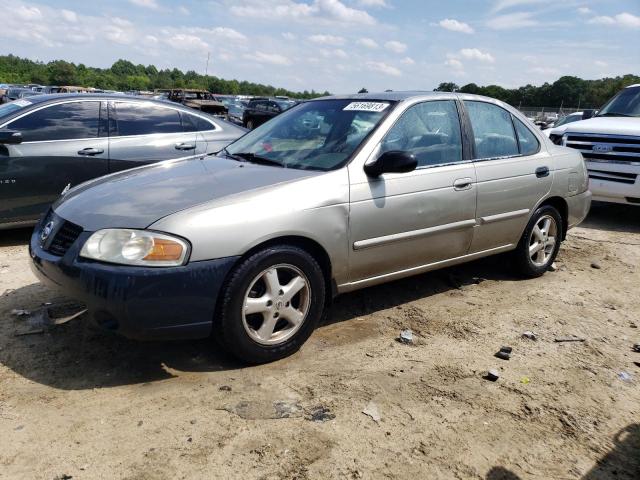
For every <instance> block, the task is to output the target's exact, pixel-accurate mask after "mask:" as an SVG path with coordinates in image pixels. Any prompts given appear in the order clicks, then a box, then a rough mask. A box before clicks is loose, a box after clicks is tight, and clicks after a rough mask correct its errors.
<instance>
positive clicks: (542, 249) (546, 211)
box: [514, 205, 562, 277]
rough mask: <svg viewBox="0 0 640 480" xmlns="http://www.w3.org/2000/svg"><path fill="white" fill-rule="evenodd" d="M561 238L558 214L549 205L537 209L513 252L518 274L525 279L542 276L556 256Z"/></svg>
mask: <svg viewBox="0 0 640 480" xmlns="http://www.w3.org/2000/svg"><path fill="white" fill-rule="evenodd" d="M561 238H562V217H561V216H560V213H558V211H557V210H556V209H555V208H554V207H552V206H550V205H544V206H542V207H540V208H538V209H537V210H536V211H535V213H534V214H533V216H532V217H531V220H529V223H528V225H527V228H526V229H525V231H524V233H523V234H522V238H521V239H520V242H519V243H518V247H517V249H516V250H515V252H514V256H515V262H516V266H517V268H518V270H519V272H520V273H522V274H523V275H524V276H526V277H539V276H541V275H543V274H544V272H546V271H547V270H548V269H549V267H550V266H551V264H552V263H553V261H554V260H555V259H556V255H558V250H559V249H560V241H561Z"/></svg>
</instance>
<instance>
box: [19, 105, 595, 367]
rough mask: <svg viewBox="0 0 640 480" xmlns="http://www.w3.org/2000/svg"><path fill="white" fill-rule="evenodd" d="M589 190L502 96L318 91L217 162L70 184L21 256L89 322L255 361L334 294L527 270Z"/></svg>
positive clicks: (285, 341)
mask: <svg viewBox="0 0 640 480" xmlns="http://www.w3.org/2000/svg"><path fill="white" fill-rule="evenodd" d="M472 127H473V128H472ZM284 167H286V168H284ZM590 196H591V194H590V192H589V191H588V189H587V175H586V170H585V166H584V162H583V161H582V157H581V155H580V154H579V153H578V152H576V151H574V150H571V149H567V148H563V147H558V146H556V145H554V144H553V143H551V142H550V141H549V139H547V138H546V136H544V135H543V134H542V133H541V132H539V131H538V130H537V129H535V128H533V127H532V126H531V124H530V123H529V122H528V121H527V120H526V118H525V117H524V116H522V114H520V113H519V112H518V111H517V110H516V109H514V108H512V107H510V106H509V105H507V104H505V103H502V102H499V101H497V100H493V99H489V98H486V97H479V96H474V95H464V94H457V93H433V92H431V93H382V94H365V95H352V96H341V97H326V98H323V99H317V100H312V101H309V102H305V103H302V104H300V105H298V106H296V107H294V108H292V109H291V110H288V111H286V112H285V113H283V114H282V115H280V116H278V117H276V118H274V119H273V120H272V121H270V122H269V123H267V124H266V125H264V126H263V127H261V128H259V129H256V130H253V131H252V132H249V133H247V134H246V135H245V136H243V137H241V138H240V139H238V140H236V141H235V142H234V143H232V144H231V145H229V146H228V147H226V148H225V149H223V150H222V151H221V152H219V153H218V154H217V155H216V156H212V155H209V156H203V157H200V159H198V160H189V161H176V162H171V163H165V164H163V165H161V166H160V165H150V166H147V167H143V168H139V169H136V170H134V171H130V172H122V173H119V174H116V175H112V176H109V177H105V178H103V179H98V180H96V181H94V182H92V183H90V184H85V185H83V186H79V187H76V188H75V189H72V190H70V191H69V192H67V194H65V195H64V196H63V197H62V198H61V199H60V200H58V201H57V202H56V203H55V204H54V206H53V208H52V209H51V210H50V211H49V213H48V214H47V215H46V217H45V218H44V219H43V220H42V221H41V222H40V223H39V224H38V226H37V227H36V229H35V230H34V233H33V236H32V237H31V242H30V252H31V257H32V259H33V262H32V266H33V269H34V271H35V273H36V275H38V277H39V278H40V279H41V280H42V281H43V282H46V283H49V284H53V285H57V286H58V287H61V288H62V289H63V290H64V291H65V292H66V293H67V294H68V295H71V296H75V297H77V298H78V299H80V300H82V301H83V302H84V303H86V304H87V305H88V308H89V311H90V312H91V314H92V318H93V319H94V320H95V321H96V322H97V323H98V324H99V325H101V326H102V327H104V328H107V329H110V330H113V331H115V332H119V333H121V334H123V335H126V336H129V337H132V338H163V337H164V338H195V337H206V336H208V335H210V334H212V335H213V337H214V338H216V339H217V340H218V341H219V343H220V344H221V345H223V346H224V347H225V348H227V349H228V350H229V351H231V352H232V353H233V354H235V355H236V356H238V357H239V358H241V359H243V360H245V361H247V362H253V363H259V362H268V361H271V360H275V359H277V358H281V357H284V356H286V355H289V354H291V353H292V352H294V351H295V350H297V349H298V348H300V346H301V345H302V344H303V343H304V342H305V340H306V339H307V338H308V337H309V335H311V333H312V331H313V329H314V328H315V326H316V325H317V324H318V321H319V320H320V319H321V318H322V316H323V314H324V312H325V311H326V309H327V307H328V305H329V303H330V301H331V298H332V296H334V295H335V294H338V293H342V292H348V291H351V290H355V289H358V288H362V287H367V286H370V285H375V284H379V283H382V282H386V281H389V280H394V279H397V278H402V277H406V276H409V275H414V274H417V273H421V272H426V271H428V270H433V269H437V268H441V267H445V266H450V265H454V264H458V263H462V262H466V261H470V260H474V259H477V258H480V257H485V256H488V255H493V254H497V253H501V252H508V251H512V252H513V253H512V255H513V261H514V262H515V265H517V266H518V268H519V269H520V271H521V272H522V273H523V274H524V275H525V276H528V277H535V276H540V275H542V274H543V273H544V272H545V271H546V270H547V269H548V268H549V266H550V265H551V264H552V263H553V261H554V259H555V256H556V254H557V252H558V249H559V247H560V242H561V241H562V240H564V238H565V235H566V232H567V229H569V228H571V227H573V226H574V225H576V224H578V223H579V222H580V221H582V219H584V217H585V216H586V215H587V212H588V210H589V205H590Z"/></svg>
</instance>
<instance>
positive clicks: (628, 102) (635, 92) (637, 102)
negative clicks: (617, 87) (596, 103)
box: [597, 86, 640, 117]
mask: <svg viewBox="0 0 640 480" xmlns="http://www.w3.org/2000/svg"><path fill="white" fill-rule="evenodd" d="M597 116H598V117H640V86H638V87H633V88H625V89H624V90H622V91H621V92H620V93H618V94H617V95H616V96H615V97H613V98H612V99H611V100H609V102H607V104H606V105H605V106H604V107H602V110H600V112H598V115H597Z"/></svg>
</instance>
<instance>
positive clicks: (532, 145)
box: [513, 117, 540, 155]
mask: <svg viewBox="0 0 640 480" xmlns="http://www.w3.org/2000/svg"><path fill="white" fill-rule="evenodd" d="M513 121H514V123H515V126H516V132H518V142H519V143H520V154H522V155H533V154H535V153H537V152H538V150H539V149H540V143H539V142H538V139H537V138H536V136H535V135H534V134H533V133H532V132H531V130H529V129H528V128H527V127H526V125H525V124H524V123H522V122H521V121H520V120H518V119H517V118H515V117H514V118H513Z"/></svg>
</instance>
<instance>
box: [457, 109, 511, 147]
mask: <svg viewBox="0 0 640 480" xmlns="http://www.w3.org/2000/svg"><path fill="white" fill-rule="evenodd" d="M465 106H466V107H467V112H468V113H469V119H470V120H471V126H472V127H473V135H474V137H475V144H476V158H477V159H483V158H496V157H511V156H515V155H518V141H517V140H516V134H515V132H514V130H513V123H512V122H511V114H510V113H509V112H507V111H506V110H505V109H504V108H501V107H499V106H497V105H493V104H491V103H485V102H468V101H465Z"/></svg>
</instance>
